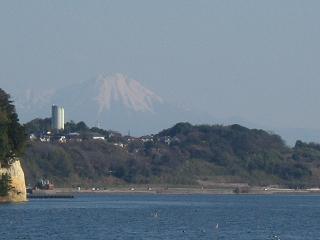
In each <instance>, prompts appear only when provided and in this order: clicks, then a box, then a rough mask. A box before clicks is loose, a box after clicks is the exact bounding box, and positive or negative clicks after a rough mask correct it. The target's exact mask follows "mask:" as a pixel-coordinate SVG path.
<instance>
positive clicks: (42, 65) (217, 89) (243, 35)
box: [0, 0, 320, 129]
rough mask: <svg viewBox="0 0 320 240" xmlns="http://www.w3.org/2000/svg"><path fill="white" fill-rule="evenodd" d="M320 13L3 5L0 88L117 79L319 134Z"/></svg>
mask: <svg viewBox="0 0 320 240" xmlns="http://www.w3.org/2000/svg"><path fill="white" fill-rule="evenodd" d="M319 11H320V1H317V0H314V1H313V0H308V1H302V0H300V1H295V0H268V1H257V0H246V1H244V0H233V1H231V0H228V1H224V0H220V1H215V0H193V1H191V0H161V1H155V0H135V1H131V0H127V1H124V0H114V1H108V0H104V1H98V0H90V1H87V0H77V1H70V0H69V1H65V0H63V1H62V0H61V1H59V0H56V1H53V0H51V1H48V0H38V1H34V0H28V1H17V0H8V1H1V3H0V66H1V67H0V87H2V88H4V89H5V90H7V91H9V92H13V93H15V92H16V91H17V90H20V89H28V88H33V89H52V88H57V87H64V86H67V85H68V84H73V83H77V82H83V81H86V80H88V79H91V78H95V77H96V76H97V75H99V74H113V73H123V74H126V75H128V76H129V77H130V78H133V79H136V80H138V81H140V82H141V83H142V84H144V85H146V86H147V87H149V88H151V89H152V90H153V91H155V92H156V93H158V94H159V95H160V96H161V97H162V98H167V99H170V100H172V101H176V102H180V103H181V104H184V105H185V106H190V107H192V108H197V109H199V110H201V111H207V112H210V114H212V116H215V117H216V118H241V119H245V120H247V121H248V122H253V123H255V124H259V125H266V126H271V127H275V128H278V127H282V128H283V127H286V128H287V127H288V128H309V129H320V126H319V123H320V111H319V105H320V94H319V89H320V81H319V76H320V66H319V63H320V44H319V43H320V14H319Z"/></svg>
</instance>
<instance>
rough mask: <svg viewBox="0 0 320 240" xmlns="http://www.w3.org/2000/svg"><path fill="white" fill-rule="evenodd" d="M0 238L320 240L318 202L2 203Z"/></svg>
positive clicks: (161, 198) (247, 198)
mask: <svg viewBox="0 0 320 240" xmlns="http://www.w3.org/2000/svg"><path fill="white" fill-rule="evenodd" d="M0 239H12V240H14V239H32V240H37V239H39V240H40V239H41V240H53V239H62V240H64V239H66V240H69V239H79V240H84V239H85V240H87V239H88V240H89V239H93V240H94V239H111V240H112V239H119V240H120V239H123V240H140V239H168V240H169V239H170V240H175V239H181V240H182V239H183V240H187V239H192V240H201V239H205V240H209V239H210V240H216V239H237V240H251V239H252V240H259V239H261V240H262V239H302V240H316V239H320V196H313V195H309V196H287V195H275V196H254V195H86V196H77V197H76V198H74V199H33V200H30V201H29V202H27V203H23V204H5V205H0Z"/></svg>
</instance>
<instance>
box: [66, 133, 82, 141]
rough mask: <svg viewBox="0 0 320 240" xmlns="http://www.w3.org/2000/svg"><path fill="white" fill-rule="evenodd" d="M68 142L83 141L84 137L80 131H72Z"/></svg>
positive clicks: (68, 136)
mask: <svg viewBox="0 0 320 240" xmlns="http://www.w3.org/2000/svg"><path fill="white" fill-rule="evenodd" d="M67 141H68V142H82V137H81V135H80V133H77V132H72V133H69V134H68V135H67Z"/></svg>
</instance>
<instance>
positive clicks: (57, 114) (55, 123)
mask: <svg viewBox="0 0 320 240" xmlns="http://www.w3.org/2000/svg"><path fill="white" fill-rule="evenodd" d="M51 128H52V129H53V130H63V129H64V109H63V107H58V106H56V105H52V109H51Z"/></svg>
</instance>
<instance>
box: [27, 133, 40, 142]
mask: <svg viewBox="0 0 320 240" xmlns="http://www.w3.org/2000/svg"><path fill="white" fill-rule="evenodd" d="M37 139H38V138H37V136H36V135H35V134H34V133H31V134H30V135H29V140H30V141H36V140H37Z"/></svg>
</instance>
